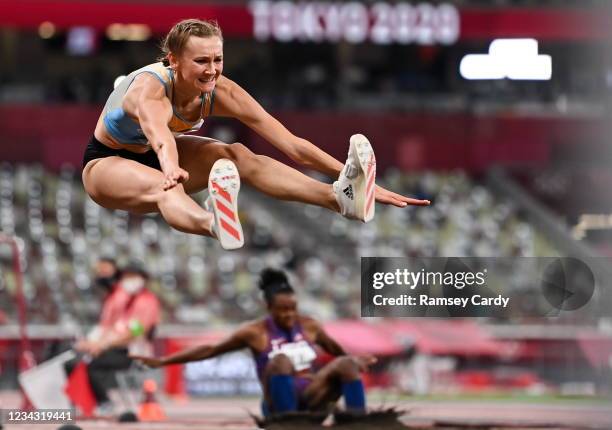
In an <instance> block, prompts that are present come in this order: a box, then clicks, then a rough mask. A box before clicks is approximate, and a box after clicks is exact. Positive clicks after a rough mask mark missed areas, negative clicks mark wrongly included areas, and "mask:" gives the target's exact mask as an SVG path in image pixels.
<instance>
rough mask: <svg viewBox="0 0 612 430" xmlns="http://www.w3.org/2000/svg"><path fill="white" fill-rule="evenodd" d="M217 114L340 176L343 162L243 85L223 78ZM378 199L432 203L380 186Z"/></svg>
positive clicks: (402, 203) (219, 84)
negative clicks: (286, 123)
mask: <svg viewBox="0 0 612 430" xmlns="http://www.w3.org/2000/svg"><path fill="white" fill-rule="evenodd" d="M213 115H219V116H229V117H233V118H236V119H238V120H240V121H241V122H242V123H244V124H245V125H247V126H248V127H249V128H251V129H252V130H254V131H255V132H257V134H259V135H260V136H261V137H263V138H264V139H266V140H267V141H268V142H270V143H271V144H272V145H274V146H275V147H276V148H278V149H280V150H281V151H282V152H284V153H285V154H286V155H287V156H288V157H289V158H291V159H292V160H294V161H295V162H297V163H299V164H301V165H302V166H304V167H308V168H310V169H314V170H317V171H319V172H321V173H325V174H326V175H329V176H331V177H336V176H338V174H339V173H340V170H341V169H342V163H340V162H339V161H338V160H336V159H335V158H334V157H332V156H331V155H329V154H328V153H326V152H325V151H323V150H322V149H320V148H319V147H317V146H316V145H314V144H312V143H311V142H309V141H308V140H306V139H302V138H300V137H297V136H295V135H294V134H293V133H291V132H290V131H289V130H287V129H286V128H285V126H283V125H282V124H281V123H280V122H279V121H278V120H277V119H276V118H274V117H273V116H272V115H270V114H269V113H268V112H266V111H265V109H264V108H263V107H262V106H261V105H260V104H259V103H258V102H257V101H255V99H254V98H253V97H251V96H250V95H249V93H247V92H246V91H245V90H244V89H243V88H241V87H240V85H238V84H236V83H235V82H233V81H232V80H230V79H228V78H226V77H224V76H221V77H220V78H219V80H218V82H217V87H216V106H215V108H214V111H213ZM376 200H377V201H378V202H380V203H385V204H391V205H394V206H398V207H404V206H406V205H416V206H427V205H429V201H428V200H419V199H413V198H410V197H406V196H402V195H401V194H397V193H394V192H392V191H389V190H386V189H385V188H382V187H380V186H378V185H377V186H376Z"/></svg>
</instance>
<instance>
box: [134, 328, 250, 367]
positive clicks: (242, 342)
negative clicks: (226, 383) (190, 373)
mask: <svg viewBox="0 0 612 430" xmlns="http://www.w3.org/2000/svg"><path fill="white" fill-rule="evenodd" d="M248 339H249V332H248V330H247V329H245V328H241V329H238V330H237V331H236V332H234V333H232V334H231V335H230V336H229V337H228V338H226V339H225V340H222V341H221V342H219V343H217V344H214V345H200V346H196V347H193V348H191V349H186V350H184V351H178V352H176V353H174V354H171V355H168V356H166V357H162V358H155V357H145V356H141V355H133V356H130V358H132V359H134V360H138V361H140V362H141V363H142V364H145V365H147V366H149V367H160V366H167V365H169V364H182V363H189V362H190V361H199V360H206V359H208V358H213V357H216V356H218V355H221V354H225V353H226V352H231V351H237V350H239V349H242V348H246V347H248V346H249V342H248Z"/></svg>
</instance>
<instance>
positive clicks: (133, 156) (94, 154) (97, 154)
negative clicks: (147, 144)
mask: <svg viewBox="0 0 612 430" xmlns="http://www.w3.org/2000/svg"><path fill="white" fill-rule="evenodd" d="M112 156H117V157H121V158H127V159H128V160H134V161H138V162H139V163H140V164H144V165H145V166H149V167H152V168H154V169H157V170H160V171H161V166H160V165H159V159H158V158H157V154H156V153H155V151H153V150H152V149H150V150H148V151H147V152H145V153H143V154H137V153H136V152H132V151H128V150H126V149H113V148H109V147H108V146H106V145H105V144H103V143H102V142H100V141H99V140H98V139H96V138H95V136H91V140H90V141H89V143H88V144H87V148H86V149H85V154H83V167H85V165H86V164H87V163H89V162H90V161H91V160H95V159H96V158H106V157H112Z"/></svg>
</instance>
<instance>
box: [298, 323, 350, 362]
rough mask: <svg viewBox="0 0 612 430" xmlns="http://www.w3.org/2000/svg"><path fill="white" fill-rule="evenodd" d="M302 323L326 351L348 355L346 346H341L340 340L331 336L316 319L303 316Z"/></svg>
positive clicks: (337, 354)
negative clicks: (345, 349)
mask: <svg viewBox="0 0 612 430" xmlns="http://www.w3.org/2000/svg"><path fill="white" fill-rule="evenodd" d="M301 324H302V326H303V327H304V328H305V329H306V331H307V332H308V333H309V334H310V335H311V336H312V338H313V340H314V342H315V343H316V344H317V345H319V346H321V348H323V349H324V350H325V352H327V353H329V354H331V355H333V356H335V357H338V356H341V355H346V352H345V351H344V348H342V346H340V344H339V343H338V342H336V341H335V340H334V339H333V338H332V337H331V336H329V335H328V334H327V333H326V332H325V330H324V329H323V326H322V325H321V324H320V323H319V322H318V321H317V320H315V319H312V318H310V317H305V316H302V317H301Z"/></svg>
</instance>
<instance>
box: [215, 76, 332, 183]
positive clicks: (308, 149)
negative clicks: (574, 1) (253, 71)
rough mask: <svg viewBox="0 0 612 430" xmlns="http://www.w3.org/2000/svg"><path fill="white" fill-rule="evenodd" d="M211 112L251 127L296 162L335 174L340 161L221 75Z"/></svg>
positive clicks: (322, 171)
mask: <svg viewBox="0 0 612 430" xmlns="http://www.w3.org/2000/svg"><path fill="white" fill-rule="evenodd" d="M215 92H216V97H215V106H214V109H213V115H218V116H229V117H232V118H236V119H238V120H239V121H240V122H242V123H244V124H245V125H247V126H248V127H249V128H251V129H252V130H254V131H255V132H256V133H257V134H259V135H260V136H261V137H263V138H264V139H266V140H267V141H268V142H270V143H271V144H272V145H274V146H275V147H276V148H278V149H279V150H281V151H282V152H283V153H285V154H286V155H287V156H288V157H289V158H291V159H292V160H293V161H295V162H296V163H299V164H300V165H302V166H304V167H308V168H310V169H314V170H317V171H319V172H321V173H325V174H326V175H329V176H331V177H336V176H338V174H339V173H340V170H341V169H342V163H340V162H339V161H338V160H336V159H335V158H334V157H332V156H331V155H329V154H327V153H326V152H325V151H323V150H322V149H320V148H319V147H317V146H316V145H314V144H312V143H311V142H309V141H307V140H306V139H302V138H299V137H297V136H296V135H294V134H293V133H291V132H290V131H289V130H287V128H286V127H285V126H284V125H282V124H281V123H280V122H279V121H278V120H277V119H276V118H274V117H273V116H272V115H270V114H269V113H268V112H266V111H265V109H264V108H263V107H262V106H261V105H260V104H259V103H258V102H257V101H256V100H255V99H254V98H253V97H251V95H250V94H249V93H247V92H246V91H245V90H244V89H243V88H242V87H241V86H240V85H238V84H237V83H235V82H234V81H232V80H231V79H228V78H226V77H224V76H221V77H220V78H219V81H218V83H217V87H216V91H215Z"/></svg>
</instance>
